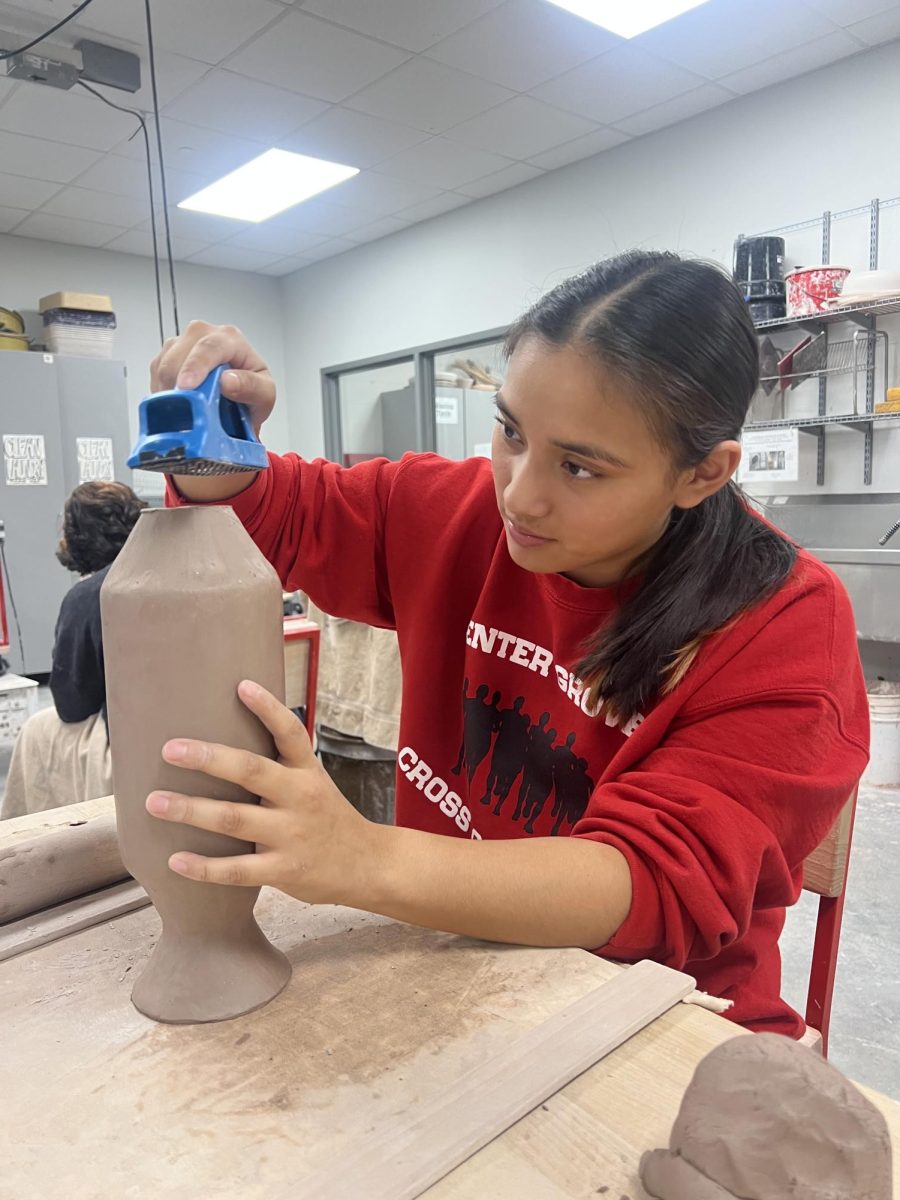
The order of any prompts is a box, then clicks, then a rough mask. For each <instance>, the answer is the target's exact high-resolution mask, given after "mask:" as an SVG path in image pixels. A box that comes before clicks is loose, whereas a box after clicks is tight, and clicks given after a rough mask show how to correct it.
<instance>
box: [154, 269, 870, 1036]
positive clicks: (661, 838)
mask: <svg viewBox="0 0 900 1200" xmlns="http://www.w3.org/2000/svg"><path fill="white" fill-rule="evenodd" d="M507 350H508V355H509V362H508V371H507V375H506V379H505V382H504V383H503V385H502V387H501V389H500V391H499V392H498V394H497V397H496V415H497V426H496V430H495V433H494V439H493V447H492V460H491V462H490V463H489V462H488V461H487V460H486V459H482V458H474V459H469V460H467V461H464V462H449V461H445V460H443V459H441V458H438V457H436V456H434V455H430V454H409V455H407V456H405V457H404V458H403V459H402V460H401V461H400V462H388V461H385V460H377V461H373V462H367V463H363V464H361V465H359V466H356V467H353V468H352V469H349V470H348V469H344V468H341V467H339V466H337V465H335V464H334V463H331V462H325V461H322V460H316V461H314V462H306V461H303V460H302V459H300V458H298V457H297V456H295V455H293V454H289V455H285V456H283V457H279V456H277V455H270V469H269V470H268V471H264V472H261V473H259V474H258V475H256V476H255V477H251V478H249V479H248V477H247V476H246V475H231V476H223V477H216V478H207V479H201V478H197V477H186V478H179V479H176V480H174V481H171V482H170V490H169V502H170V503H173V504H179V503H184V502H186V501H187V502H223V501H228V502H230V503H232V504H233V505H234V508H235V511H236V512H237V514H238V516H239V517H240V518H241V520H242V521H243V522H244V524H245V525H246V527H247V529H248V530H249V532H250V534H251V535H252V536H253V538H254V540H255V541H256V543H257V544H258V545H259V547H260V548H261V549H262V551H263V552H264V553H265V554H266V556H267V557H268V558H269V559H270V561H271V562H272V563H273V564H274V566H275V567H276V569H277V570H278V572H279V574H280V576H281V578H282V580H283V582H284V586H285V587H286V588H287V589H288V590H290V591H294V590H296V589H298V588H302V589H303V590H304V591H306V592H307V593H308V594H309V595H310V596H311V598H312V599H313V600H314V602H315V603H316V604H317V605H318V606H319V607H321V608H322V609H324V610H325V611H327V612H329V613H333V614H334V615H336V616H341V617H347V618H350V619H352V620H355V621H363V622H368V623H370V624H372V625H377V626H386V627H391V628H396V630H397V633H398V636H399V643H400V650H401V655H402V662H403V708H402V717H401V732H400V750H399V754H398V759H397V767H398V770H397V801H396V810H397V824H396V826H394V827H386V826H380V825H376V824H373V823H371V822H369V821H367V820H366V819H364V818H363V817H362V816H361V815H360V814H359V813H357V812H356V810H355V809H353V808H352V807H351V805H350V804H349V802H348V801H347V800H346V799H345V798H344V797H343V796H342V795H341V793H340V792H339V791H338V790H337V788H336V787H335V786H334V784H333V783H332V782H331V780H330V779H329V777H328V776H327V775H326V774H325V772H324V770H323V769H322V768H321V766H320V765H319V763H318V761H317V760H316V758H315V757H314V755H313V753H312V750H311V748H310V744H309V740H308V739H307V736H306V733H305V731H304V729H303V727H302V725H301V724H300V723H299V721H297V719H296V718H295V717H294V716H293V715H292V714H291V713H290V712H289V711H288V710H287V709H286V708H284V707H283V706H282V705H281V704H280V703H278V702H277V701H276V700H275V699H274V697H272V696H271V695H270V694H268V693H267V692H265V691H263V690H262V689H261V688H259V687H258V686H257V685H255V684H253V683H252V682H249V681H246V682H244V683H242V684H241V685H240V688H239V693H240V697H241V699H242V700H243V702H244V703H245V704H246V705H247V707H248V708H249V709H250V710H251V711H252V712H253V713H255V714H256V715H257V717H258V718H259V719H260V720H261V721H262V722H263V723H264V724H265V725H266V726H267V728H268V729H270V730H271V732H272V734H273V735H274V737H275V740H276V744H277V747H278V750H279V754H280V758H279V761H278V762H269V761H267V760H264V759H260V758H256V757H255V756H252V755H248V754H247V753H245V752H242V751H238V750H235V749H232V748H228V747H225V746H218V745H212V744H206V743H199V742H194V741H184V740H175V741H172V742H169V743H167V745H166V746H165V748H164V752H163V754H164V757H165V759H166V761H168V762H171V763H176V764H179V765H183V766H185V767H190V768H193V769H199V770H202V771H204V772H206V773H207V774H208V775H211V776H214V777H216V778H221V779H227V780H231V781H232V782H235V783H238V784H240V785H242V786H243V787H246V788H247V790H249V791H250V792H252V793H254V794H259V795H261V796H262V797H263V801H264V803H263V805H262V806H259V807H254V806H251V805H242V804H241V805H235V804H227V803H221V802H216V801H212V800H208V799H203V798H198V797H185V796H180V795H175V794H172V793H160V792H154V793H152V794H151V795H150V796H149V797H148V800H147V807H148V810H149V811H150V812H151V813H153V814H154V815H155V816H158V817H160V818H161V819H164V820H170V821H182V822H184V823H186V824H188V825H193V826H197V827H198V828H201V829H211V830H217V831H222V832H227V833H229V834H232V835H235V836H238V837H241V838H244V839H246V840H247V841H249V842H256V843H258V845H259V849H258V851H257V853H255V854H252V855H244V856H241V857H237V858H222V859H207V858H203V857H201V856H198V855H194V854H187V853H179V854H175V855H173V857H172V859H171V860H170V866H171V868H172V869H173V870H175V871H178V872H180V873H181V874H183V875H185V876H187V877H189V878H191V879H200V880H207V881H212V882H219V883H226V884H246V885H248V886H257V885H259V884H270V885H272V886H274V887H278V888H281V889H282V891H284V892H286V893H288V894H289V895H291V896H295V897H297V898H298V899H300V900H304V901H308V902H311V903H329V904H346V905H351V906H354V907H357V908H361V909H368V910H370V911H372V912H377V913H382V914H385V915H387V916H390V917H393V918H396V919H398V920H401V921H407V922H410V923H413V924H418V925H423V926H428V927H431V928H435V929H441V930H447V931H451V932H456V933H460V934H467V935H470V936H474V937H479V938H486V939H491V940H495V941H502V942H513V943H520V944H525V945H535V946H581V947H584V948H585V949H589V950H593V951H595V952H596V953H600V954H603V955H604V956H607V957H609V958H614V959H619V960H623V961H633V960H636V959H639V958H653V959H656V960H657V961H659V962H662V963H666V964H667V965H669V966H672V967H675V968H679V969H684V970H685V971H687V972H688V973H690V974H692V975H694V976H695V977H696V978H697V980H698V984H699V986H700V987H701V988H702V989H704V990H705V991H707V992H710V993H713V994H715V995H718V996H722V997H725V998H727V999H729V1000H732V1001H733V1002H734V1007H733V1008H732V1010H731V1014H730V1015H731V1016H732V1017H733V1018H734V1019H735V1020H736V1021H739V1022H740V1023H742V1024H744V1025H746V1026H748V1027H750V1028H752V1029H767V1030H774V1031H777V1032H782V1033H786V1034H789V1035H792V1036H795V1037H797V1036H800V1035H801V1034H802V1032H803V1023H802V1021H801V1020H800V1018H799V1017H798V1016H797V1014H796V1013H794V1012H793V1011H792V1010H791V1009H790V1008H789V1007H788V1006H787V1005H786V1004H785V1003H784V1001H783V1000H782V999H781V998H780V980H781V965H780V958H779V951H778V938H779V934H780V932H781V929H782V925H783V923H784V910H785V906H787V905H790V904H793V903H794V902H795V901H796V899H797V896H798V894H799V890H800V885H801V873H802V863H803V860H804V858H805V857H806V856H807V855H808V854H809V853H810V852H811V851H812V850H813V849H814V848H815V846H816V845H817V844H818V843H819V842H820V841H821V839H822V838H823V837H824V835H825V834H826V833H827V831H828V829H829V828H830V826H831V825H832V823H833V822H834V820H835V818H836V817H837V815H838V813H839V811H840V809H841V807H842V805H843V804H844V802H845V801H846V799H847V797H848V796H849V794H850V792H851V791H852V789H853V786H854V784H855V783H856V781H857V780H858V778H859V776H860V774H861V772H862V770H863V768H864V766H865V763H866V758H867V744H868V726H867V707H866V696H865V687H864V683H863V677H862V672H861V668H860V662H859V657H858V654H857V647H856V634H855V624H854V619H853V614H852V611H851V608H850V604H849V602H848V599H847V596H846V594H845V593H844V591H843V589H842V587H841V585H840V584H839V582H838V581H837V580H836V579H835V577H834V576H833V575H832V574H831V572H830V571H829V570H828V569H827V568H826V567H825V566H823V565H822V564H821V563H820V562H818V561H817V560H816V559H814V558H812V557H811V556H809V555H808V554H806V553H805V552H804V551H802V550H800V549H798V548H797V547H796V546H794V545H793V544H792V543H791V542H790V541H788V540H787V539H786V538H785V537H784V536H783V535H782V534H781V533H780V532H778V530H776V529H774V528H773V527H772V526H771V525H769V524H767V523H766V522H765V521H763V520H761V519H760V518H759V517H758V516H756V515H755V514H754V513H753V511H752V510H751V509H750V508H749V507H748V505H747V502H746V501H745V499H744V497H743V496H742V494H741V492H740V490H739V488H738V487H737V486H736V484H735V483H734V482H733V481H732V476H733V475H734V472H735V469H736V467H737V464H738V462H739V459H740V445H739V441H738V439H739V437H740V432H741V427H742V425H743V423H744V420H745V418H746V414H747V409H748V405H749V403H750V400H751V397H752V396H753V393H754V391H755V389H756V386H757V380H758V352H757V343H756V337H755V334H754V329H753V326H752V324H751V321H750V318H749V316H748V314H747V310H746V307H745V305H744V303H743V301H742V299H741V297H740V295H739V294H738V292H737V290H736V289H735V288H734V286H733V285H732V283H731V282H730V280H729V279H728V277H727V276H726V275H725V274H723V272H722V271H720V270H719V269H717V268H716V267H713V266H710V265H707V264H704V263H701V262H690V261H685V260H682V259H681V258H679V257H677V256H676V255H673V254H663V253H645V252H633V253H629V254H624V255H621V256H619V257H617V258H613V259H610V260H608V261H606V262H601V263H599V264H597V265H596V266H593V267H591V268H590V269H589V270H588V271H586V272H584V274H581V275H577V276H575V277H573V278H571V279H568V280H566V281H565V282H564V283H561V284H560V285H559V286H558V287H556V288H554V289H553V290H552V291H551V292H549V293H548V294H547V295H546V296H544V297H543V298H542V299H541V300H539V301H538V302H537V304H535V305H534V307H533V308H531V309H530V310H529V311H528V312H526V313H525V315H524V316H522V317H521V318H520V319H519V320H518V321H517V322H516V323H515V325H514V326H513V328H512V330H511V332H510V334H509V338H508V342H507ZM221 362H229V363H231V364H233V366H234V368H235V370H234V371H233V372H231V373H230V374H229V375H228V376H226V389H225V390H226V391H227V393H228V395H229V396H231V397H232V398H233V399H235V400H238V401H241V402H242V403H244V404H246V405H248V406H249V407H250V408H251V409H252V411H253V413H254V417H255V421H256V424H257V427H259V426H260V425H261V424H262V423H263V421H264V420H265V419H266V417H267V416H268V414H269V412H270V411H271V409H272V406H273V404H274V401H275V385H274V382H273V380H272V378H271V376H270V375H269V372H268V370H267V369H266V365H265V363H264V362H263V361H262V360H261V359H260V357H259V355H258V354H256V352H255V351H254V350H253V348H252V347H251V346H250V345H249V344H248V343H247V341H246V340H245V339H244V337H243V336H242V335H241V333H240V332H239V331H238V330H237V329H234V328H233V327H231V326H222V327H214V326H210V325H206V324H203V323H201V322H196V321H195V322H192V323H191V324H190V325H189V326H188V328H187V330H186V332H185V333H184V334H183V335H182V336H181V337H180V338H177V339H174V340H171V341H169V342H167V343H166V345H165V346H164V347H163V350H162V351H161V353H160V355H159V356H158V357H157V359H156V360H155V361H154V363H153V366H152V381H153V386H154V388H157V389H158V388H163V387H173V386H176V385H177V386H180V387H192V386H195V385H196V384H198V383H199V382H200V381H201V380H202V379H203V378H204V377H205V376H206V374H207V373H208V372H209V371H210V370H211V369H212V368H213V367H215V366H216V365H217V364H218V363H221ZM461 750H462V753H461ZM463 764H465V766H466V769H465V770H463Z"/></svg>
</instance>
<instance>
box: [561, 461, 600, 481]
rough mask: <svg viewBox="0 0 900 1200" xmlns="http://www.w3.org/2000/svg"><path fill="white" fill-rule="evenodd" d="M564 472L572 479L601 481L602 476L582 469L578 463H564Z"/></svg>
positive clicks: (585, 468) (584, 468)
mask: <svg viewBox="0 0 900 1200" xmlns="http://www.w3.org/2000/svg"><path fill="white" fill-rule="evenodd" d="M563 470H564V471H566V473H567V474H568V475H570V476H571V477H572V479H599V478H600V476H599V475H598V474H597V472H596V471H589V470H588V469H587V467H581V466H579V465H578V463H573V462H564V463H563Z"/></svg>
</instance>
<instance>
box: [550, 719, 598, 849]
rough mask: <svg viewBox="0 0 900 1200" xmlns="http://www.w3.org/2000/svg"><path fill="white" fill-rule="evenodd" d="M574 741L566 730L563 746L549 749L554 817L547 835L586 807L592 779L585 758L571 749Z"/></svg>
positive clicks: (571, 822) (573, 736)
mask: <svg viewBox="0 0 900 1200" xmlns="http://www.w3.org/2000/svg"><path fill="white" fill-rule="evenodd" d="M574 745H575V734H574V733H570V734H569V736H568V737H567V738H566V744H565V745H564V746H557V747H556V749H555V750H554V751H553V768H552V769H553V787H554V789H555V792H556V799H555V800H554V803H553V812H552V813H551V816H554V817H555V818H556V821H555V822H554V825H553V828H552V829H551V830H550V835H551V837H555V836H556V835H557V834H558V833H559V827H560V826H561V825H562V823H563V821H564V820H566V821H568V822H569V824H570V825H574V824H575V822H576V821H579V820H581V818H582V817H583V816H584V810H585V809H586V808H587V803H588V800H589V799H590V795H591V792H592V791H593V790H594V781H593V779H591V778H590V776H589V775H588V774H587V760H586V759H583V758H579V757H578V755H577V754H575V753H574V752H573V750H572V747H573V746H574Z"/></svg>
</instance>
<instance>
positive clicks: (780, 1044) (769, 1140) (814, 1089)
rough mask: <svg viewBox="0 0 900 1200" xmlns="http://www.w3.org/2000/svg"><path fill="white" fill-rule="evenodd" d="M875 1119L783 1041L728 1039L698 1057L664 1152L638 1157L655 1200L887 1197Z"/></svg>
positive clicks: (806, 1053) (886, 1154)
mask: <svg viewBox="0 0 900 1200" xmlns="http://www.w3.org/2000/svg"><path fill="white" fill-rule="evenodd" d="M892 1177H893V1176H892V1166H891V1142H890V1137H889V1135H888V1129H887V1124H886V1122H885V1120H884V1117H883V1116H882V1115H881V1113H880V1112H879V1111H878V1109H877V1108H875V1106H874V1105H873V1104H871V1103H870V1102H869V1101H868V1100H867V1099H866V1098H865V1096H863V1094H862V1093H861V1092H860V1091H859V1090H858V1089H857V1088H856V1087H854V1086H853V1084H852V1083H850V1082H849V1080H847V1079H846V1078H845V1077H844V1076H843V1075H842V1074H841V1073H840V1071H838V1070H837V1068H836V1067H833V1066H832V1065H831V1064H830V1063H828V1062H826V1061H825V1060H824V1059H823V1058H821V1057H820V1056H819V1055H818V1054H816V1053H815V1052H814V1051H812V1050H810V1049H808V1048H807V1047H806V1046H801V1045H800V1044H799V1043H798V1042H795V1041H792V1040H791V1039H790V1038H785V1037H779V1036H777V1035H775V1034H767V1033H761V1034H756V1035H754V1036H752V1037H746V1036H745V1037H736V1038H733V1039H732V1040H731V1041H728V1042H724V1043H723V1044H722V1045H721V1046H718V1047H716V1049H715V1050H713V1051H712V1052H711V1053H710V1054H708V1055H707V1056H706V1058H704V1059H703V1061H702V1062H701V1063H700V1065H699V1066H698V1067H697V1070H696V1071H695V1073H694V1077H693V1079H692V1080H691V1083H690V1085H689V1086H688V1089H687V1091H686V1092H685V1094H684V1099H683V1101H682V1104H681V1110H680V1111H679V1114H678V1116H677V1118H676V1120H675V1124H674V1125H673V1126H672V1135H671V1138H670V1141H669V1149H668V1150H653V1151H651V1152H649V1153H647V1154H645V1155H644V1157H643V1159H642V1160H641V1180H642V1182H643V1185H644V1187H645V1189H646V1190H647V1191H648V1192H649V1194H650V1195H651V1196H656V1197H657V1198H658V1200H891V1197H892V1195H893V1186H892Z"/></svg>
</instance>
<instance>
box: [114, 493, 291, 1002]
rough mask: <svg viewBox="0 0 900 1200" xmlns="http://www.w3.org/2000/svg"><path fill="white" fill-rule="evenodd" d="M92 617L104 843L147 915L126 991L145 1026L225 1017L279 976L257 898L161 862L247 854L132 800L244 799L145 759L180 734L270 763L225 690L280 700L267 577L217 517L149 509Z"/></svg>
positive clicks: (275, 595)
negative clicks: (149, 921)
mask: <svg viewBox="0 0 900 1200" xmlns="http://www.w3.org/2000/svg"><path fill="white" fill-rule="evenodd" d="M100 608H101V616H102V624H103V654H104V660H105V664H106V699H107V710H108V719H109V737H110V749H111V752H112V770H113V789H114V791H115V797H116V820H117V824H118V837H119V845H120V847H121V851H122V860H123V862H124V863H125V866H126V867H127V868H128V870H129V871H130V872H131V874H132V875H133V876H134V877H135V879H137V880H138V881H139V882H140V883H141V884H143V886H144V887H145V888H146V890H147V892H148V894H149V896H150V899H151V900H152V901H153V904H154V905H155V906H156V910H157V912H158V913H159V915H160V917H161V919H162V935H161V937H160V940H159V942H158V944H157V946H156V948H155V949H154V951H153V954H152V956H151V958H150V960H149V962H148V964H147V966H146V968H145V970H144V972H143V974H142V975H141V976H140V978H139V979H138V980H137V982H136V983H135V985H134V990H133V991H132V995H131V998H132V1001H133V1002H134V1004H135V1007H137V1008H138V1009H139V1010H140V1011H141V1012H142V1013H145V1014H146V1015H147V1016H148V1017H153V1018H154V1019H155V1020H157V1021H169V1022H176V1023H182V1022H183V1023H188V1022H194V1021H221V1020H226V1019H227V1018H229V1017H236V1016H238V1015H239V1014H241V1013H245V1012H249V1011H250V1010H251V1009H254V1008H259V1007H260V1005H263V1004H266V1003H267V1002H268V1001H269V1000H271V999H272V998H273V996H276V995H277V994H278V993H279V992H280V991H281V989H282V988H283V987H284V985H285V984H286V983H287V981H288V979H289V978H290V974H291V967H290V963H289V962H288V960H287V959H286V958H285V956H284V955H283V954H282V953H281V952H280V951H279V950H276V949H275V948H274V946H272V945H271V944H270V943H269V942H268V940H267V939H266V937H265V935H264V934H263V933H262V931H261V930H260V928H259V926H258V925H257V923H256V921H255V920H254V917H253V907H254V905H255V903H256V899H257V896H258V895H259V889H258V888H244V887H229V886H223V885H221V884H212V883H198V882H196V881H194V880H190V879H185V878H184V877H183V876H179V875H176V874H175V872H174V871H172V870H170V868H169V867H168V865H167V863H168V859H169V856H170V855H171V854H173V853H175V851H176V850H192V851H194V852H196V853H198V854H204V855H209V856H224V855H234V854H248V853H252V852H253V849H254V847H253V845H252V844H250V843H247V842H242V841H238V840H237V839H235V838H231V837H226V836H224V835H221V834H215V833H209V832H206V831H205V830H199V829H193V828H191V827H190V826H188V825H181V824H175V823H170V822H167V821H161V820H159V819H158V818H157V817H152V816H151V815H150V814H149V813H148V812H147V810H146V808H145V801H146V799H147V796H148V795H149V793H150V792H151V791H153V790H154V789H157V788H162V789H166V790H170V791H175V792H181V793H184V794H186V795H193V796H207V797H210V798H212V799H215V800H232V801H243V802H246V803H249V804H252V803H257V802H258V798H257V797H255V796H251V795H249V794H248V793H247V792H245V791H244V790H243V789H242V788H239V787H237V786H236V785H234V784H230V783H224V782H221V781H220V780H217V779H213V778H211V777H210V776H208V775H204V774H202V773H201V772H199V771H188V770H185V769H184V768H182V767H175V766H170V765H169V764H168V763H166V762H164V761H163V759H162V756H161V750H162V747H163V744H164V743H165V742H166V741H168V740H169V739H170V738H175V737H188V738H201V739H203V740H205V741H212V742H221V743H224V744H225V745H228V746H236V747H239V748H241V749H246V750H252V751H254V752H255V753H257V754H264V755H267V756H268V757H274V753H275V751H274V745H273V742H272V739H271V737H270V735H269V734H268V732H267V731H266V730H265V729H264V728H263V726H262V725H261V724H260V723H259V721H258V720H257V718H256V717H255V716H253V714H252V713H251V712H249V711H248V710H247V709H246V708H245V707H244V705H243V704H242V703H241V701H240V699H239V698H238V695H237V685H238V683H239V682H240V681H241V680H242V679H252V680H254V681H255V682H257V683H259V684H261V685H262V686H263V687H265V688H268V689H269V691H271V692H272V693H273V694H274V695H276V696H278V697H279V699H283V698H284V643H283V632H282V594H281V584H280V583H279V580H278V578H277V576H276V574H275V572H274V570H273V569H272V567H271V566H270V565H269V564H268V563H267V562H266V560H265V559H264V558H263V556H262V554H261V553H260V552H259V551H258V550H257V548H256V546H254V544H253V542H252V541H251V540H250V537H249V536H248V534H247V533H246V532H245V531H244V529H243V527H242V525H241V524H240V522H239V521H238V519H237V517H236V516H235V515H234V512H233V511H232V510H231V509H230V508H222V507H188V508H174V509H153V510H148V511H146V512H144V513H142V514H141V516H140V518H139V520H138V522H137V524H136V525H135V527H134V529H133V530H132V532H131V536H130V537H129V539H128V541H127V542H126V544H125V546H124V547H123V548H122V550H121V551H120V553H119V556H118V558H117V559H116V560H115V562H114V563H113V565H112V567H111V568H110V571H109V574H108V575H107V577H106V579H105V580H104V583H103V587H102V589H101V593H100Z"/></svg>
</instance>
